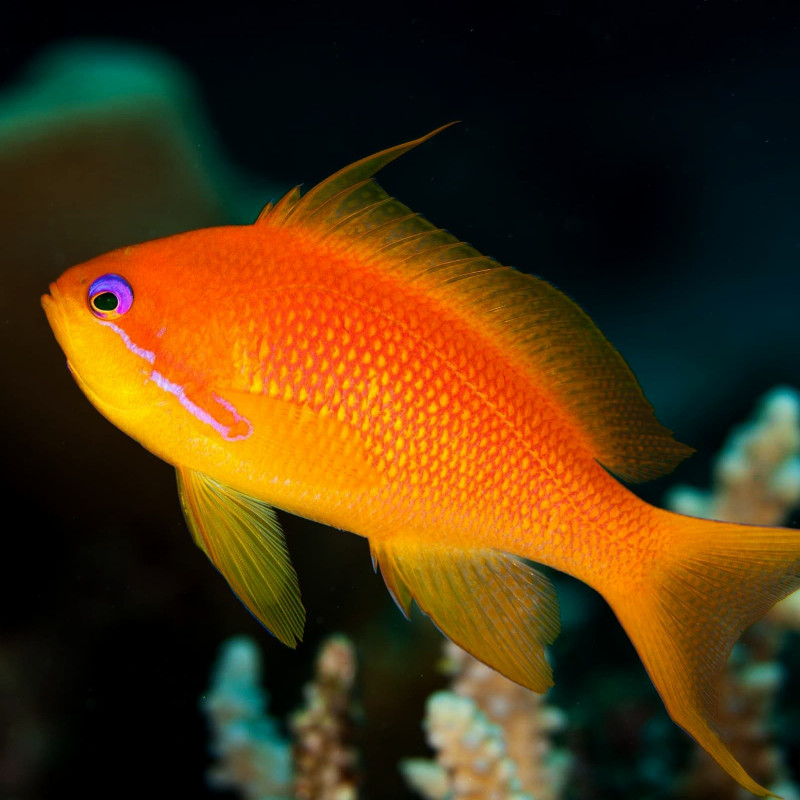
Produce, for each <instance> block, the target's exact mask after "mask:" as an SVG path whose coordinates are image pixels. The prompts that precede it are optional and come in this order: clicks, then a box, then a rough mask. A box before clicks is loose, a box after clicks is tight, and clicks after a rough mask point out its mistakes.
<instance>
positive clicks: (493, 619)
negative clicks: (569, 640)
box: [370, 538, 560, 692]
mask: <svg viewBox="0 0 800 800" xmlns="http://www.w3.org/2000/svg"><path fill="white" fill-rule="evenodd" d="M370 547H371V550H372V556H373V559H374V560H375V561H377V563H378V564H379V565H380V568H381V573H382V574H383V577H384V580H385V581H386V585H387V587H388V588H389V591H390V592H391V594H392V596H393V597H394V599H395V601H396V602H397V604H398V605H399V606H400V608H401V610H402V611H403V613H404V614H405V615H406V616H408V613H409V611H410V607H411V600H412V599H413V600H415V601H416V603H417V605H418V606H419V607H420V609H421V610H422V611H423V612H424V613H425V614H427V615H428V616H429V617H430V618H431V619H432V620H433V622H434V623H435V624H436V626H437V627H438V628H439V630H440V631H441V632H442V633H443V634H444V635H445V636H447V637H448V638H449V639H452V641H453V642H455V643H456V644H457V645H459V647H462V648H463V649H464V650H466V651H468V652H469V653H471V654H472V655H473V656H475V658H477V659H479V660H480V661H483V663H484V664H487V665H488V666H490V667H492V669H495V670H497V671H498V672H500V673H502V674H503V675H505V676H506V677H507V678H510V679H511V680H512V681H514V682H516V683H519V684H521V685H522V686H525V687H527V688H528V689H532V690H533V691H534V692H544V691H546V690H547V689H548V688H549V687H550V686H552V685H553V674H552V670H551V668H550V665H549V664H548V663H547V660H546V658H545V650H544V648H545V645H547V644H550V643H551V642H552V641H553V640H554V639H555V638H556V636H557V635H558V632H559V627H560V625H559V618H558V600H557V598H556V593H555V589H554V588H553V585H552V583H550V581H549V580H548V579H547V578H546V577H545V576H544V575H542V574H541V573H540V572H538V571H536V570H535V569H533V568H532V567H530V566H528V565H527V564H526V563H524V562H523V561H521V560H520V559H518V558H516V557H514V556H511V555H507V554H505V553H499V552H496V551H494V550H478V551H474V550H463V549H460V548H455V547H447V546H439V545H430V544H425V545H422V544H418V543H416V542H415V541H413V540H411V539H403V538H397V539H395V538H392V539H391V540H379V541H371V542H370Z"/></svg>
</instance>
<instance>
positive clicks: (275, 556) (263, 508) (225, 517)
mask: <svg viewBox="0 0 800 800" xmlns="http://www.w3.org/2000/svg"><path fill="white" fill-rule="evenodd" d="M177 474H178V493H179V495H180V500H181V507H182V508H183V514H184V516H185V517H186V522H187V524H188V525H189V529H190V530H191V532H192V536H193V537H194V540H195V542H196V543H197V545H198V547H200V549H201V550H202V551H203V552H204V553H205V554H206V555H207V556H208V558H209V559H210V560H211V563H212V564H213V565H214V566H215V567H216V568H217V569H218V570H219V571H220V572H221V573H222V575H223V577H224V578H225V580H226V581H228V583H229V584H230V587H231V589H233V591H234V593H235V594H236V596H237V597H238V598H239V599H240V600H241V601H242V602H243V603H244V604H245V606H247V608H248V610H249V611H250V612H251V613H252V614H253V616H254V617H256V619H257V620H258V621H259V622H260V623H261V624H262V625H264V626H265V627H266V628H267V630H269V631H270V633H272V634H273V635H274V636H276V637H277V638H278V639H280V640H281V641H282V642H283V643H284V644H286V645H289V647H295V646H296V645H297V643H298V642H299V641H300V640H301V638H302V636H303V624H304V622H305V610H304V609H303V604H302V602H301V601H300V587H299V586H298V583H297V573H296V572H295V571H294V567H293V566H292V562H291V560H290V559H289V551H288V550H287V548H286V541H285V539H284V537H283V532H282V531H281V528H280V524H279V523H278V520H277V518H276V516H275V511H274V510H273V509H272V508H271V507H270V506H268V505H266V503H262V502H261V501H260V500H256V499H255V498H253V497H250V496H248V495H246V494H243V493H242V492H239V491H237V490H236V489H232V488H231V487H230V486H225V485H223V484H221V483H219V482H217V481H215V480H214V479H213V478H209V477H208V475H204V474H203V473H202V472H196V471H194V470H190V469H182V468H178V470H177Z"/></svg>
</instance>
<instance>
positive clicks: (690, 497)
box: [667, 388, 800, 800]
mask: <svg viewBox="0 0 800 800" xmlns="http://www.w3.org/2000/svg"><path fill="white" fill-rule="evenodd" d="M798 503H800V394H798V393H797V392H796V391H795V390H793V389H790V388H776V389H773V390H772V391H771V392H769V393H768V394H767V395H766V396H765V397H764V398H763V400H762V401H761V404H760V407H759V410H758V411H757V413H756V415H755V418H754V420H753V421H752V422H750V423H748V424H746V425H743V426H742V427H740V428H738V429H737V430H735V431H734V432H733V434H732V435H731V437H730V439H729V441H728V442H727V443H726V444H725V446H724V448H723V450H722V452H721V454H720V456H719V458H718V460H717V463H716V465H715V468H714V480H713V485H712V488H711V490H710V491H700V490H697V489H691V488H687V487H676V488H675V489H673V490H672V492H671V493H670V494H669V495H668V496H667V505H668V506H669V507H670V508H672V509H673V510H674V511H679V512H681V513H683V514H692V515H694V516H702V517H710V518H714V519H721V520H728V521H731V522H745V523H752V524H759V525H780V524H781V523H783V522H785V520H786V519H787V518H788V516H789V514H790V513H791V511H792V510H793V509H794V508H795V507H796V506H797V505H798ZM787 628H792V629H795V630H798V629H800V592H798V593H795V594H793V595H790V596H789V597H787V598H786V599H785V600H783V601H782V602H781V603H778V605H776V606H775V608H773V609H772V610H771V611H770V612H769V613H768V614H767V615H766V616H765V617H764V619H763V620H761V621H760V622H759V623H757V624H756V625H754V626H752V627H751V628H750V629H749V630H748V631H746V632H745V634H744V636H743V637H742V639H741V640H740V642H739V643H738V644H737V646H736V647H735V648H734V651H733V655H732V657H731V661H730V664H729V668H728V671H727V672H726V674H725V676H724V679H723V683H722V687H721V691H720V717H721V727H722V729H723V730H724V731H725V733H726V738H727V739H728V741H729V742H730V745H731V747H732V749H733V751H734V752H735V753H737V755H739V756H740V757H741V760H742V763H743V764H745V765H746V766H747V767H748V769H749V770H751V771H752V773H753V774H754V775H755V776H756V777H757V779H758V780H760V781H761V782H762V783H764V784H765V785H767V786H769V787H770V788H771V790H772V791H774V792H775V793H777V794H779V795H781V796H783V797H785V798H788V797H797V796H798V791H797V789H796V788H795V787H793V786H792V785H791V783H790V782H789V779H788V771H787V768H786V765H785V763H784V759H783V756H782V754H781V752H780V750H779V749H778V748H777V747H775V746H774V744H773V743H772V728H771V723H770V718H771V713H772V711H773V709H774V706H775V698H776V695H777V692H778V690H779V688H780V686H781V683H782V681H783V677H784V676H783V668H782V666H781V664H780V663H779V661H778V653H779V649H780V647H781V645H782V643H783V641H784V634H785V630H786V629H787ZM749 796H750V794H749V793H748V792H746V791H745V790H744V789H742V788H741V787H739V786H737V785H736V784H735V783H734V782H733V781H731V780H730V779H729V778H728V777H727V776H726V775H724V774H723V773H722V772H721V771H720V770H719V769H718V768H717V767H716V765H715V764H714V762H713V761H712V760H711V759H710V757H709V756H708V755H707V754H706V753H705V752H703V751H700V750H699V748H698V749H697V750H696V753H695V756H694V760H693V764H692V766H691V769H690V773H689V775H688V776H687V780H686V783H685V786H684V787H683V789H682V791H681V797H687V798H704V797H715V798H720V800H722V799H723V798H745V797H749Z"/></svg>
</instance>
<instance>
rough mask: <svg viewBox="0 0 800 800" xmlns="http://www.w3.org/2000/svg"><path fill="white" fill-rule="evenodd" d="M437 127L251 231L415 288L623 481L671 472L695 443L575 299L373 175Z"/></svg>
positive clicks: (297, 199)
mask: <svg viewBox="0 0 800 800" xmlns="http://www.w3.org/2000/svg"><path fill="white" fill-rule="evenodd" d="M445 127H446V126H445ZM439 130H442V129H441V128H439V129H438V130H437V131H433V132H432V133H429V134H428V135H427V136H423V137H421V138H419V139H415V140H414V141H412V142H408V143H406V144H402V145H398V146H397V147H392V148H389V149H388V150H384V151H382V152H380V153H376V154H375V155H372V156H369V157H368V158H364V159H362V160H361V161H357V162H356V163H355V164H352V165H350V166H349V167H345V168H344V169H342V170H340V171H339V172H337V173H335V174H334V175H332V176H331V177H330V178H328V179H327V180H325V181H323V182H322V183H320V184H318V185H317V186H315V187H314V188H313V189H311V190H310V191H309V192H308V193H307V194H305V195H303V196H300V194H299V192H298V190H294V191H293V192H290V193H289V194H288V195H286V197H284V198H283V199H282V200H280V201H279V202H278V203H277V205H276V206H275V207H274V208H273V209H271V210H270V211H268V212H267V213H265V214H262V216H261V217H259V224H262V225H270V226H276V227H278V226H279V227H292V228H299V229H302V231H303V233H304V235H306V236H312V237H314V238H315V239H316V240H318V241H323V240H325V241H326V243H327V244H329V245H332V246H335V248H336V249H337V250H339V251H340V252H343V253H344V252H348V253H351V254H354V255H357V256H358V260H359V262H361V263H364V264H369V265H372V266H373V267H374V268H375V269H379V270H381V271H383V272H384V273H387V274H393V275H395V276H396V277H397V278H398V280H400V281H401V282H403V283H414V284H416V285H417V286H418V287H421V288H423V289H424V291H425V292H426V293H427V294H428V295H429V296H431V297H433V298H435V299H437V300H438V301H439V302H440V303H442V304H444V305H445V306H446V307H447V308H448V309H449V310H450V311H455V312H456V313H458V314H459V315H460V316H461V317H462V318H464V319H465V320H467V321H468V322H469V323H470V324H471V325H473V326H475V327H476V328H478V329H480V330H482V331H483V332H484V333H485V335H486V336H487V337H488V338H489V339H490V340H492V341H494V342H495V344H496V345H497V346H498V348H499V349H501V350H502V351H503V352H504V353H506V354H507V355H509V356H510V357H511V358H512V359H514V360H515V361H516V362H517V363H518V364H519V366H520V368H521V369H523V370H525V371H526V372H527V373H528V374H529V375H530V376H531V378H532V380H533V382H534V383H535V384H536V385H537V386H538V387H539V388H540V389H541V390H542V391H543V392H545V393H546V394H549V395H550V396H551V397H552V399H553V401H554V402H555V404H556V405H558V406H559V407H560V408H561V409H562V411H563V412H564V413H566V414H567V415H568V416H569V417H570V419H571V420H572V422H573V424H574V425H575V427H576V429H577V430H578V431H579V432H580V433H582V434H583V438H584V439H585V441H586V443H587V446H588V447H589V449H590V451H591V453H592V455H593V456H594V457H595V458H596V459H597V460H598V461H599V462H600V463H601V464H603V465H604V466H605V467H606V468H607V469H609V470H611V471H612V472H614V473H615V474H617V475H618V476H619V477H621V478H623V479H625V480H629V481H638V480H649V479H650V478H655V477H658V476H659V475H664V474H666V473H668V472H670V471H671V470H672V469H673V468H674V467H675V466H676V464H678V463H679V462H680V461H681V460H683V459H684V458H685V457H686V456H688V455H689V454H690V453H691V452H692V450H691V448H689V447H687V446H686V445H683V444H680V443H679V442H676V441H675V440H674V439H673V438H672V433H671V431H669V430H668V429H667V428H665V427H663V426H662V425H661V424H660V423H659V422H658V420H657V419H656V417H655V413H654V412H653V408H652V406H651V405H650V403H649V402H648V401H647V400H646V399H645V397H644V395H643V393H642V390H641V388H640V387H639V384H638V383H637V381H636V378H635V377H634V375H633V373H632V372H631V370H630V368H629V367H628V365H627V364H626V363H625V360H624V359H623V358H622V356H621V355H620V354H619V353H618V352H617V351H616V350H615V349H614V347H613V346H612V345H611V344H610V343H609V342H608V340H607V339H606V338H605V337H604V336H603V334H602V333H601V332H600V331H599V330H598V328H597V326H596V325H595V324H594V323H593V322H592V320H591V319H590V318H589V316H588V315H587V314H586V313H585V312H584V311H583V310H582V309H581V308H580V307H579V306H578V305H577V304H576V303H574V302H573V301H572V300H570V299H569V298H568V297H567V296H566V295H565V294H563V293H562V292H560V291H559V290H558V289H556V288H555V287H553V286H551V285H550V284H549V283H547V282H546V281H544V280H542V279H541V278H537V277H534V276H532V275H526V274H524V273H521V272H518V271H517V270H515V269H512V268H510V267H504V266H502V265H501V264H499V263H498V262H497V261H495V260H494V259H492V258H488V257H486V256H484V255H482V254H481V253H479V252H478V251H477V250H475V249H474V248H473V247H471V246H470V245H468V244H466V243H465V242H462V241H460V240H459V239H457V238H456V237H455V236H453V235H452V234H450V233H448V232H447V231H444V230H441V229H439V228H437V227H436V226H435V225H433V224H431V223H430V222H428V220H426V219H424V218H423V217H421V216H419V215H418V214H415V213H414V212H413V211H411V210H410V209H409V208H408V207H407V206H405V205H403V203H401V202H399V201H398V200H395V199H394V198H392V197H390V196H389V195H388V194H387V193H386V192H385V191H384V190H383V189H382V188H381V187H380V186H379V185H378V184H377V183H376V182H375V181H374V180H372V179H371V176H372V175H373V174H374V173H375V172H377V170H379V169H380V168H381V167H383V166H384V165H386V164H388V163H389V162H390V161H392V160H393V159H395V158H397V157H398V156H400V155H402V154H403V153H405V152H407V151H408V150H410V149H411V148H413V147H416V146H417V145H418V144H420V143H421V142H424V141H425V140H426V139H428V138H430V137H431V136H433V135H435V134H436V133H438V131H439Z"/></svg>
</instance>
